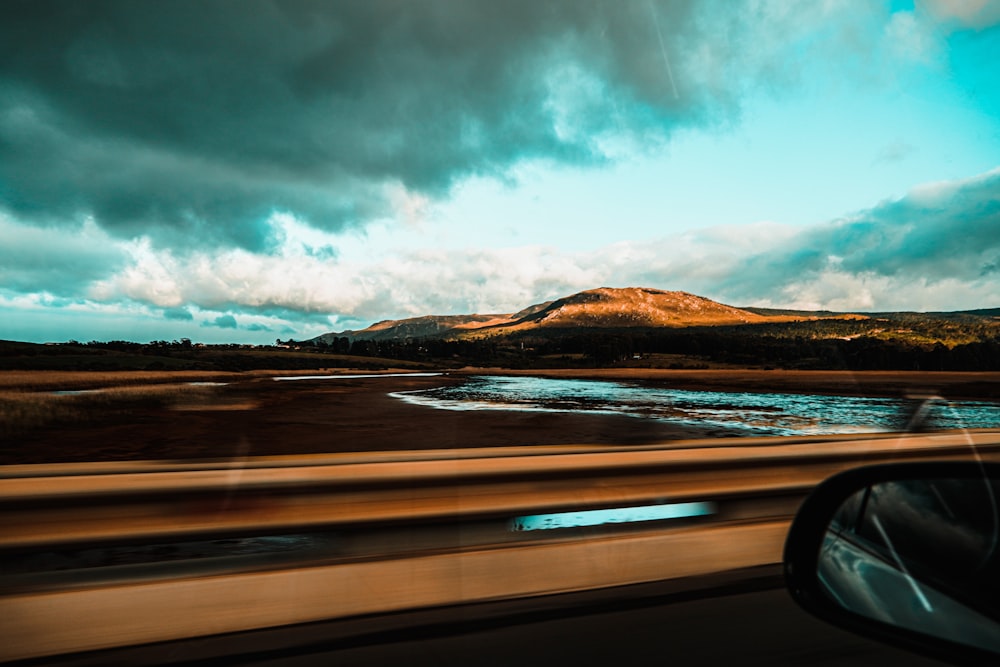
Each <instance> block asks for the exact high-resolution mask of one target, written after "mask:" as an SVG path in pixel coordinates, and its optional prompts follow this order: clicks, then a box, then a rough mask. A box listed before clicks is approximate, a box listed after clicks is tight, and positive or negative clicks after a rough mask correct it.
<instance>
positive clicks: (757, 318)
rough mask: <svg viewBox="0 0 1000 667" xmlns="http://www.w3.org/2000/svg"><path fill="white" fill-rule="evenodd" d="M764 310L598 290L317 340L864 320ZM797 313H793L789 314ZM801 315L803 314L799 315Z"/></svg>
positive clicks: (662, 293)
mask: <svg viewBox="0 0 1000 667" xmlns="http://www.w3.org/2000/svg"><path fill="white" fill-rule="evenodd" d="M762 310H763V309H756V310H755V309H747V308H737V307H735V306H730V305H727V304H723V303H719V302H717V301H713V300H711V299H708V298H706V297H702V296H698V295H696V294H692V293H690V292H683V291H668V290H661V289H655V288H650V287H621V288H616V287H598V288H596V289H590V290H584V291H582V292H577V293H575V294H571V295H569V296H566V297H562V298H559V299H555V300H553V301H547V302H543V303H539V304H534V305H531V306H528V307H527V308H524V309H522V310H520V311H518V312H516V313H493V314H470V315H422V316H419V317H411V318H406V319H401V320H382V321H380V322H376V323H375V324H373V325H371V326H370V327H367V328H365V329H360V330H350V329H348V330H345V331H340V332H330V333H325V334H321V335H320V336H317V337H315V338H313V339H311V340H312V341H314V342H322V343H326V344H329V343H332V342H333V341H334V340H336V339H340V338H347V339H348V340H349V341H351V342H353V341H356V340H374V341H382V340H406V339H416V338H468V337H476V336H497V335H504V334H509V333H515V332H525V331H531V330H535V329H556V328H559V329H572V328H584V329H593V328H597V329H611V328H631V327H637V328H672V329H677V328H686V327H695V326H734V325H743V324H760V323H765V322H790V321H799V320H808V319H820V318H824V319H825V318H833V319H843V318H864V317H865V316H863V315H857V314H851V313H828V312H827V311H823V312H822V314H820V313H808V311H805V312H803V314H795V315H792V314H784V313H782V312H780V311H775V313H774V314H763V313H762V312H760V311H762ZM787 312H789V313H790V312H793V311H787ZM795 312H798V311H795Z"/></svg>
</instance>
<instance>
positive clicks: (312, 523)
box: [0, 431, 1000, 660]
mask: <svg viewBox="0 0 1000 667" xmlns="http://www.w3.org/2000/svg"><path fill="white" fill-rule="evenodd" d="M998 456H1000V431H979V432H964V431H963V432H947V433H945V432H942V433H934V434H925V435H898V434H887V435H884V436H880V437H872V436H864V437H857V436H856V437H846V436H825V437H813V438H763V439H741V440H734V439H724V440H703V441H688V442H683V443H682V442H673V443H669V444H668V445H633V446H618V447H606V446H604V447H602V446H581V445H577V446H547V447H539V446H536V447H515V448H487V449H468V450H465V451H461V452H456V451H454V450H426V451H420V452H391V451H386V452H377V453H368V454H360V453H358V454H340V455H336V454H330V455H317V456H305V457H259V458H258V457H253V458H247V459H244V460H241V461H239V462H236V463H234V462H211V461H204V462H200V463H195V462H192V463H183V462H169V461H164V462H148V461H147V462H119V463H114V462H109V463H96V462H94V463H84V464H51V465H29V466H7V467H4V468H2V469H0V475H2V478H0V515H2V516H0V525H3V526H4V528H3V531H2V533H0V558H2V559H3V567H2V568H0V571H2V572H3V574H2V575H0V612H2V614H0V615H2V617H3V618H4V619H5V620H4V624H3V627H2V628H0V634H2V636H0V647H2V648H0V660H16V659H24V658H31V657H34V656H52V655H58V654H67V653H77V652H81V651H93V650H102V649H111V648H114V647H121V646H129V645H137V644H147V643H151V642H168V641H174V640H182V639H190V638H196V637H203V636H210V635H223V634H227V633H236V632H246V631H261V630H263V629H266V628H278V627H283V626H296V625H298V624H303V623H316V622H324V621H328V620H330V619H338V618H340V619H351V618H364V617H370V616H372V615H384V614H393V613H404V612H405V613H410V612H412V611H416V610H420V609H432V608H454V607H455V605H467V604H480V603H486V602H490V601H500V600H516V599H534V598H541V597H543V596H551V595H557V594H567V593H571V592H573V591H584V590H616V588H617V587H622V586H629V585H637V584H646V583H650V582H664V581H680V580H683V578H688V577H699V576H707V575H713V574H718V573H723V572H728V571H734V570H745V569H746V568H753V567H759V566H768V565H773V564H775V563H778V562H779V561H780V558H781V548H782V545H783V541H784V537H785V534H786V532H787V526H788V522H789V520H790V518H791V516H792V515H793V514H794V513H795V511H796V509H797V507H798V505H799V503H800V502H801V500H802V499H803V498H804V496H805V495H806V494H807V493H808V491H809V489H811V488H812V486H814V485H815V484H817V483H818V482H819V481H821V480H822V479H824V478H826V477H828V476H830V475H831V474H833V473H834V472H836V471H838V470H842V469H846V468H850V467H854V466H857V465H862V464H866V463H875V462H881V461H890V460H893V461H895V460H944V459H956V458H978V457H981V458H991V459H996V458H997V457H998Z"/></svg>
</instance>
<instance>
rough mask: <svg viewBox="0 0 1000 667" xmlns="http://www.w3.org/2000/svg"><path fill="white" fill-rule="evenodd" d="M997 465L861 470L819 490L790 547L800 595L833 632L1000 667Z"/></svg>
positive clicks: (792, 586) (789, 571)
mask: <svg viewBox="0 0 1000 667" xmlns="http://www.w3.org/2000/svg"><path fill="white" fill-rule="evenodd" d="M998 496H1000V465H998V464H991V463H986V464H984V463H978V462H947V463H937V462H935V463H905V464H889V465H879V466H870V467H864V468H857V469H854V470H849V471H847V472H844V473H840V474H838V475H835V476H833V477H831V478H830V479H828V480H826V481H824V482H823V483H822V484H820V485H819V486H817V487H816V489H815V490H814V491H813V493H812V494H811V495H810V496H809V497H808V498H807V499H806V501H805V502H804V503H803V504H802V507H801V508H800V510H799V513H798V515H797V516H796V517H795V520H794V521H793V522H792V526H791V529H790V530H789V534H788V539H787V541H786V543H785V556H784V561H785V581H786V584H787V586H788V590H789V592H790V593H791V595H792V597H793V598H794V599H795V600H796V602H798V604H799V605H800V606H802V607H803V608H804V609H806V610H807V611H809V612H810V613H812V614H814V615H815V616H818V617H819V618H821V619H824V620H826V621H828V622H830V623H832V624H834V625H837V626H839V627H842V628H845V629H847V630H850V631H853V632H855V633H857V634H860V635H864V636H868V637H871V638H874V639H877V640H880V641H883V642H886V643H891V644H894V645H897V646H900V647H903V648H907V649H910V650H913V651H916V652H919V653H921V654H924V655H930V656H933V657H938V658H942V659H944V660H948V661H951V662H958V663H961V664H998V663H1000V553H998V552H1000V548H998V541H1000V508H998V503H997V499H998Z"/></svg>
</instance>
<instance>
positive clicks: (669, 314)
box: [510, 287, 768, 329]
mask: <svg viewBox="0 0 1000 667" xmlns="http://www.w3.org/2000/svg"><path fill="white" fill-rule="evenodd" d="M767 319H768V318H767V317H765V316H763V315H758V314H756V313H751V312H750V311H747V310H743V309H740V308H734V307H733V306H727V305H725V304H721V303H718V302H716V301H712V300H711V299H706V298H705V297H701V296H697V295H694V294H688V293H687V292H666V291H663V290H657V289H649V288H644V287H626V288H622V289H615V288H611V287H600V288H598V289H592V290H587V291H585V292H580V293H578V294H574V295H572V296H568V297H565V298H563V299H557V300H555V301H553V302H552V303H551V304H549V305H548V306H546V307H544V308H541V309H539V310H538V311H537V312H535V313H534V314H531V315H528V316H526V317H523V318H522V319H521V320H520V321H518V322H516V323H514V324H512V325H510V328H514V329H525V328H534V327H559V328H575V327H588V328H589V327H602V328H607V327H614V328H620V327H691V326H714V325H723V324H729V325H732V324H752V323H757V322H764V321H766V320H767Z"/></svg>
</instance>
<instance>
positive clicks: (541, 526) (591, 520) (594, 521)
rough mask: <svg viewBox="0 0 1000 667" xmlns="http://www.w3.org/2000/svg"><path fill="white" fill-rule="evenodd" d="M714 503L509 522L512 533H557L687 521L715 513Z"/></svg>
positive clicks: (648, 507) (540, 515)
mask: <svg viewBox="0 0 1000 667" xmlns="http://www.w3.org/2000/svg"><path fill="white" fill-rule="evenodd" d="M715 512H716V508H715V503H711V502H694V503H671V504H667V505H644V506H641V507H618V508H613V509H605V510H585V511H581V512H561V513H557V514H536V515H531V516H519V517H517V518H515V519H512V520H511V522H510V530H512V531H526V530H554V529H557V528H579V527H583V526H600V525H603V524H607V523H635V522H639V521H662V520H665V519H687V518H691V517H698V516H707V515H710V514H715Z"/></svg>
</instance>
